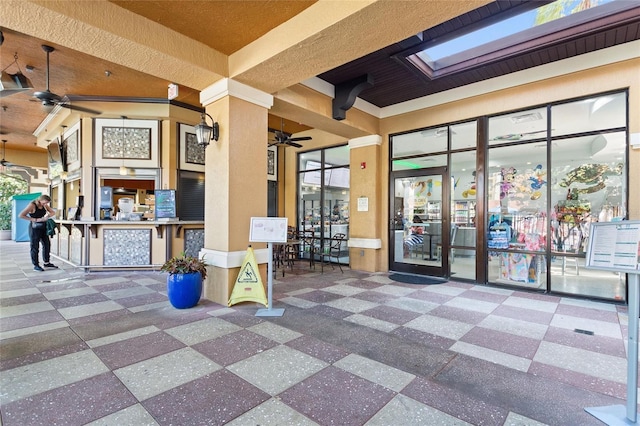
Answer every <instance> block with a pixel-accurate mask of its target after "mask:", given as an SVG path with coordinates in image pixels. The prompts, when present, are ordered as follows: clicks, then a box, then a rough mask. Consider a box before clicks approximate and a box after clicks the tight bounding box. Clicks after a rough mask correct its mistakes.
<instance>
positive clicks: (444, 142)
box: [391, 126, 449, 167]
mask: <svg viewBox="0 0 640 426" xmlns="http://www.w3.org/2000/svg"><path fill="white" fill-rule="evenodd" d="M448 143H449V142H448V127H446V126H445V127H438V128H434V129H426V130H420V131H417V132H411V133H405V134H403V135H396V136H393V144H392V148H391V149H392V152H391V155H392V158H400V157H409V156H414V155H422V154H430V153H434V152H443V151H446V150H447V146H448ZM426 167H432V166H431V165H429V166H426Z"/></svg>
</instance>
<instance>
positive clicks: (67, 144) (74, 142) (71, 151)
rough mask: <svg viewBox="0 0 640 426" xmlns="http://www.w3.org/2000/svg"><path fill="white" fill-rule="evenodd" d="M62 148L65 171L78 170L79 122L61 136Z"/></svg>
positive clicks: (79, 163)
mask: <svg viewBox="0 0 640 426" xmlns="http://www.w3.org/2000/svg"><path fill="white" fill-rule="evenodd" d="M62 141H63V142H62V146H63V147H64V151H65V161H66V164H67V171H70V172H72V171H74V170H78V169H79V168H80V165H81V163H82V162H81V160H80V149H81V147H80V146H81V144H80V122H78V123H76V124H74V125H73V126H71V128H69V129H68V130H67V131H66V132H65V133H64V135H63V136H62Z"/></svg>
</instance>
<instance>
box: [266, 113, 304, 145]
mask: <svg viewBox="0 0 640 426" xmlns="http://www.w3.org/2000/svg"><path fill="white" fill-rule="evenodd" d="M280 129H281V130H274V131H273V133H274V135H275V140H272V141H269V146H274V145H287V146H292V147H294V148H302V145H300V144H299V143H297V142H299V141H310V140H311V139H313V138H312V137H311V136H302V137H299V138H292V137H291V134H290V133H285V131H284V118H283V119H282V124H281V126H280Z"/></svg>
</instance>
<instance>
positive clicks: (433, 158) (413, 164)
mask: <svg viewBox="0 0 640 426" xmlns="http://www.w3.org/2000/svg"><path fill="white" fill-rule="evenodd" d="M446 165H447V156H446V154H443V155H429V156H424V157H413V158H402V159H397V160H393V161H392V164H391V167H392V170H393V171H394V172H395V171H399V170H411V169H427V168H430V167H440V166H446Z"/></svg>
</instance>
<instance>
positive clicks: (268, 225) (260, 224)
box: [249, 217, 287, 317]
mask: <svg viewBox="0 0 640 426" xmlns="http://www.w3.org/2000/svg"><path fill="white" fill-rule="evenodd" d="M249 240H250V241H251V242H263V243H264V242H266V243H267V247H268V252H269V263H268V264H267V265H268V266H267V271H268V272H267V303H268V305H267V306H268V308H267V309H258V311H257V312H256V316H257V317H281V316H282V315H284V308H278V309H274V307H273V243H286V242H287V218H286V217H252V218H251V229H250V232H249Z"/></svg>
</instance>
